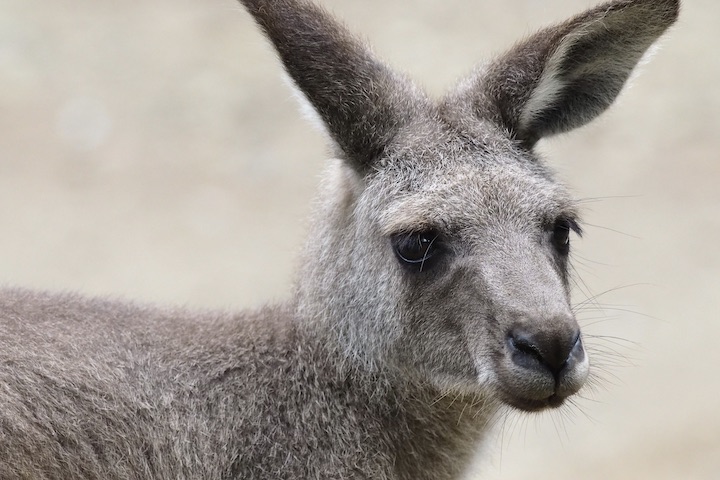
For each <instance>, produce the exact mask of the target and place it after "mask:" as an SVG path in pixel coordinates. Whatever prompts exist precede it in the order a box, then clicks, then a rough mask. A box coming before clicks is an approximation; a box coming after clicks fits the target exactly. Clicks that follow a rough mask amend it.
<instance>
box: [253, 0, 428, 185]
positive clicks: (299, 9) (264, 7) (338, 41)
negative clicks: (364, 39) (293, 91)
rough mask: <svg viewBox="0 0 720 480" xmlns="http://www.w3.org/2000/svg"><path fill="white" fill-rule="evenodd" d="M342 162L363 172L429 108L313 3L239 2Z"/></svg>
mask: <svg viewBox="0 0 720 480" xmlns="http://www.w3.org/2000/svg"><path fill="white" fill-rule="evenodd" d="M241 2H242V3H243V5H244V6H245V7H246V8H247V10H248V11H249V12H250V14H251V15H252V16H253V17H254V18H255V21H256V22H257V23H258V25H260V27H261V28H262V29H263V31H264V32H265V34H266V36H267V37H268V38H269V39H270V41H271V42H272V43H273V45H274V46H275V49H276V50H277V52H278V53H279V56H280V59H281V60H282V62H283V64H284V66H285V69H286V71H287V73H288V74H289V76H290V77H291V78H292V80H293V81H294V82H295V84H296V86H297V87H298V89H299V90H300V92H301V93H302V94H303V95H304V97H305V99H307V100H308V102H309V104H310V105H311V106H312V107H313V108H314V110H315V111H316V112H317V114H318V115H319V117H320V118H321V120H322V121H323V123H324V124H325V127H326V130H327V131H328V133H329V134H330V136H331V137H332V139H333V140H334V141H335V143H336V144H337V146H339V148H340V150H341V152H340V153H341V154H343V155H344V157H345V158H346V159H347V160H349V161H350V163H351V164H352V165H353V166H354V167H356V168H357V169H358V170H360V171H361V172H362V171H365V170H367V168H368V167H369V166H371V164H372V162H373V160H374V159H375V158H377V157H378V155H379V154H380V153H381V152H382V151H383V149H384V148H385V146H387V144H388V143H389V142H390V140H391V139H392V138H393V136H394V135H395V133H396V132H397V131H398V129H399V128H400V127H401V126H402V125H404V124H405V123H406V122H407V121H409V119H411V118H412V117H413V116H414V115H415V114H416V113H417V110H418V109H419V108H424V104H425V103H426V101H425V100H424V97H422V96H421V95H420V94H419V93H418V92H417V90H416V89H415V87H414V86H413V85H412V84H411V83H410V82H409V81H408V80H406V79H404V78H402V77H401V76H400V75H397V74H395V73H394V72H392V71H391V70H390V69H389V68H388V67H387V66H386V65H384V64H383V63H381V62H380V61H379V60H377V59H376V58H375V57H374V56H373V54H372V53H371V52H370V50H369V49H368V48H367V47H366V46H365V45H364V44H362V43H361V42H360V41H358V40H357V39H356V38H354V37H353V36H352V35H351V34H350V33H349V32H348V31H347V30H346V29H345V28H344V26H343V25H341V24H339V23H338V22H337V21H336V20H334V19H333V18H332V17H331V16H330V15H329V14H328V13H327V12H325V11H324V10H323V9H321V8H320V7H318V6H317V5H314V4H313V3H311V2H309V1H307V0H241Z"/></svg>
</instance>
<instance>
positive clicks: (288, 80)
mask: <svg viewBox="0 0 720 480" xmlns="http://www.w3.org/2000/svg"><path fill="white" fill-rule="evenodd" d="M282 79H283V81H284V82H285V84H286V85H287V86H288V87H289V88H290V91H291V92H292V96H293V97H294V98H295V101H296V102H297V104H298V108H299V109H300V114H301V115H302V116H303V117H304V118H305V120H307V121H308V122H310V125H312V126H313V127H314V128H315V129H316V130H318V131H319V132H321V133H322V134H323V135H324V136H325V137H326V138H327V140H328V141H329V142H331V143H332V144H333V145H335V141H334V140H333V138H332V136H331V135H330V131H329V130H328V128H327V125H325V122H324V121H323V119H322V117H320V114H319V113H318V111H317V110H315V107H314V106H313V104H312V103H311V102H310V100H309V99H308V98H307V96H306V95H305V93H304V92H303V91H302V90H300V87H298V86H297V84H296V83H295V81H294V80H293V79H292V77H291V76H290V75H288V73H287V72H286V71H285V70H283V72H282Z"/></svg>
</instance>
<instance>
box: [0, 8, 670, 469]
mask: <svg viewBox="0 0 720 480" xmlns="http://www.w3.org/2000/svg"><path fill="white" fill-rule="evenodd" d="M242 4H243V5H244V7H245V8H246V9H247V11H248V12H249V13H250V14H251V15H252V16H253V17H254V19H255V21H256V22H257V24H258V25H259V27H260V28H261V29H262V30H263V31H264V33H265V35H266V36H267V38H268V39H269V40H270V42H271V43H272V44H273V45H274V47H275V48H276V50H277V52H278V54H279V57H280V59H281V61H282V63H283V65H284V67H285V69H286V71H287V73H288V74H289V76H290V78H291V79H292V81H293V82H294V84H295V86H296V87H297V89H298V92H299V95H300V96H301V97H302V98H303V101H304V102H305V103H306V104H307V106H308V108H309V109H311V111H312V112H313V114H314V115H315V116H316V118H317V119H318V120H319V121H320V122H321V124H322V125H323V128H324V130H325V132H326V134H327V136H328V137H329V140H330V143H331V148H332V150H333V158H334V159H333V160H331V161H330V163H329V165H328V168H327V171H326V173H325V176H324V179H323V182H322V185H321V192H320V195H319V200H318V203H317V207H316V209H315V212H314V220H313V222H312V226H311V228H310V233H309V239H308V241H307V243H306V245H305V248H304V253H303V256H302V259H301V262H300V265H299V267H298V273H297V280H296V283H295V287H294V289H293V294H292V296H291V298H290V299H289V300H288V301H286V302H285V303H282V304H279V305H274V306H268V307H264V308H261V309H258V310H256V311H252V312H250V311H246V312H238V313H231V312H216V311H213V312H196V311H186V310H183V309H174V308H161V307H151V306H144V305H138V304H133V303H128V302H121V301H116V300H109V299H102V298H100V299H98V298H83V297H81V296H78V295H75V294H69V293H63V294H54V293H43V292H34V291H29V290H25V289H19V288H6V289H3V290H2V291H1V292H0V478H2V479H20V478H25V479H75V478H78V479H79V478H84V479H103V480H107V479H139V478H143V479H145V478H155V479H245V480H259V479H266V480H269V479H361V478H362V479H374V480H383V479H385V480H391V479H392V480H400V479H404V480H423V479H433V480H438V479H457V478H459V477H460V476H461V475H462V474H463V471H464V470H465V469H466V468H467V467H468V465H469V464H470V462H471V461H472V460H473V457H474V455H475V452H476V451H477V448H478V445H481V444H482V442H483V440H484V439H485V438H486V437H487V436H488V432H489V431H491V430H492V428H491V427H492V424H493V423H494V421H495V420H496V419H497V418H498V416H500V415H504V414H507V411H508V410H510V409H514V410H520V411H525V412H535V411H540V410H543V409H552V408H557V407H559V406H561V405H563V403H564V402H565V401H566V400H567V399H568V398H569V397H571V396H572V395H573V394H575V393H576V392H578V391H579V390H580V389H581V388H582V386H583V384H584V383H585V381H586V379H587V377H588V374H589V370H590V359H589V358H588V355H587V354H586V351H585V348H584V345H583V337H582V335H581V333H580V329H579V327H578V324H577V322H576V320H575V317H574V315H573V311H572V309H571V302H570V295H569V281H570V279H569V274H568V262H569V255H570V241H571V237H572V235H573V232H575V233H577V234H579V233H580V220H579V217H578V208H577V205H576V202H575V201H574V200H573V199H572V197H571V195H570V194H569V193H568V191H567V189H566V188H565V187H564V186H563V185H562V184H560V183H559V182H558V181H557V180H556V179H555V177H554V175H553V173H552V171H551V170H550V169H549V168H548V166H546V165H545V163H544V162H543V161H542V160H541V159H540V158H538V155H537V154H536V153H534V151H533V148H534V146H535V144H536V143H537V142H538V141H539V140H540V139H541V138H543V137H546V136H550V135H553V134H557V133H561V132H566V131H568V130H571V129H573V128H575V127H579V126H581V125H583V124H585V123H587V122H589V121H590V120H592V119H593V118H594V117H596V116H597V115H598V114H600V113H601V112H603V111H604V110H605V109H606V108H608V107H609V105H610V104H611V103H612V102H613V101H614V100H615V98H616V97H617V95H618V94H619V92H620V91H621V89H622V87H623V85H624V84H625V83H626V81H627V79H628V77H629V76H630V74H631V73H632V71H633V69H634V67H635V65H636V64H637V63H638V61H639V60H640V59H641V58H642V57H643V55H644V53H645V52H646V50H647V49H648V48H649V47H650V46H651V45H652V44H653V43H654V42H655V41H656V39H657V38H658V37H659V36H660V35H661V34H662V33H663V32H664V31H665V30H666V29H667V28H668V27H669V26H670V25H671V24H672V23H673V22H674V21H675V19H676V18H677V15H678V10H679V2H678V0H617V1H613V2H610V3H606V4H603V5H600V6H598V7H596V8H593V9H590V10H588V11H586V12H585V13H582V14H580V15H578V16H576V17H574V18H571V19H569V20H567V21H565V22H564V23H560V24H558V25H556V26H554V27H551V28H547V29H545V30H542V31H540V32H539V33H537V34H535V35H533V36H531V37H529V38H527V39H526V40H524V41H522V42H520V43H518V44H517V45H515V46H514V47H513V48H511V49H510V50H509V51H508V52H507V53H505V54H504V55H502V56H500V57H498V58H496V59H495V60H493V61H491V62H489V63H487V64H485V65H484V66H482V67H480V68H478V69H477V70H476V71H475V72H474V73H473V74H472V75H470V76H469V77H468V78H466V79H464V80H462V81H461V82H460V83H459V85H458V86H457V87H455V88H454V89H453V90H451V91H450V92H449V93H448V94H447V95H446V96H444V97H443V98H440V99H431V98H429V96H428V95H426V94H425V93H423V91H422V90H421V89H420V88H418V87H417V86H415V85H414V84H413V83H412V82H411V81H410V80H408V79H407V78H405V77H404V76H403V75H401V74H399V73H397V72H395V71H393V70H391V69H390V68H389V67H388V66H386V65H385V64H384V63H382V62H381V61H380V60H379V59H378V58H376V57H375V55H374V54H373V53H371V51H370V50H369V49H368V48H367V47H366V46H365V45H364V44H363V43H362V42H360V41H359V40H357V39H356V38H355V37H354V36H352V35H351V34H350V33H349V32H348V31H347V30H346V28H345V27H344V26H343V25H342V24H340V23H339V22H337V21H336V20H334V19H333V18H332V17H331V16H330V15H329V14H328V13H327V12H326V11H325V10H323V9H322V8H321V7H319V6H317V5H315V4H313V3H311V2H309V1H305V0H242ZM479 8H480V7H479Z"/></svg>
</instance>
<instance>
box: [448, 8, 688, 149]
mask: <svg viewBox="0 0 720 480" xmlns="http://www.w3.org/2000/svg"><path fill="white" fill-rule="evenodd" d="M679 4H680V2H679V0H615V1H613V2H609V3H606V4H604V5H600V6H599V7H596V8H594V9H591V10H588V11H587V12H585V13H583V14H580V15H578V16H577V17H575V18H572V19H571V20H569V21H567V22H565V23H562V24H560V25H557V26H555V27H551V28H548V29H545V30H542V31H540V32H539V33H537V34H535V35H533V36H532V37H530V38H528V39H527V40H525V41H524V42H521V43H520V44H518V45H516V46H515V47H514V48H513V49H511V50H510V51H509V52H508V53H506V54H505V55H503V56H501V57H500V58H498V59H497V60H496V61H495V62H493V63H491V64H490V65H489V67H488V68H487V69H485V70H484V71H482V72H479V73H478V74H477V75H476V76H475V77H473V78H471V79H470V82H466V83H465V84H464V85H465V86H464V88H463V89H462V90H461V91H460V92H455V93H454V94H453V96H451V97H450V98H449V99H448V101H449V102H458V101H460V102H462V103H465V104H469V105H471V106H472V107H471V108H472V110H473V114H474V115H476V116H478V117H481V118H490V119H491V120H494V122H495V123H496V124H498V125H500V126H502V127H503V128H505V129H507V130H508V131H509V132H510V133H511V134H512V135H513V137H514V138H516V139H517V140H519V141H520V142H521V143H522V144H523V145H525V146H526V147H528V148H532V146H533V145H534V144H535V142H537V141H538V140H539V139H540V138H542V137H544V136H547V135H553V134H556V133H562V132H565V131H568V130H570V129H573V128H576V127H579V126H581V125H584V124H585V123H587V122H589V121H590V120H592V119H593V118H595V117H596V116H597V115H599V114H600V113H602V112H603V111H604V110H605V109H606V108H608V107H609V106H610V104H611V103H612V102H613V101H614V100H615V98H616V97H617V96H618V94H619V93H620V91H621V89H622V87H623V85H624V84H625V82H626V81H627V79H628V78H629V77H630V74H631V73H632V71H633V69H634V68H635V66H636V65H637V63H638V62H639V61H640V59H641V58H642V57H643V55H644V54H645V52H646V51H647V49H648V48H649V47H650V46H651V45H652V44H653V43H654V42H655V41H656V40H657V38H658V37H659V36H660V35H661V34H662V33H663V32H664V31H665V30H666V29H667V28H668V27H669V26H670V25H672V23H673V22H674V21H675V20H676V18H677V16H678V11H679V7H680V5H679Z"/></svg>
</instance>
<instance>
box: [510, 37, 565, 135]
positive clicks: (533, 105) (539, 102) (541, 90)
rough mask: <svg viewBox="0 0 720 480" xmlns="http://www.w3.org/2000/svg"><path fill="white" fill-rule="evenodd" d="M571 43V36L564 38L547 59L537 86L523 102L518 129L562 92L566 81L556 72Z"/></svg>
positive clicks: (522, 129)
mask: <svg viewBox="0 0 720 480" xmlns="http://www.w3.org/2000/svg"><path fill="white" fill-rule="evenodd" d="M573 43H574V42H573V41H572V39H571V38H570V39H567V38H566V39H565V40H564V41H563V42H562V43H561V44H560V46H559V47H558V48H557V50H556V51H555V53H553V55H552V56H551V57H550V58H549V59H548V61H547V63H546V64H545V69H544V70H543V72H542V75H541V76H540V80H539V81H538V84H537V86H536V87H535V89H534V90H533V91H532V93H531V94H530V98H529V99H528V101H527V102H526V103H525V106H524V107H523V110H522V113H521V114H520V119H519V123H518V127H519V128H518V129H519V130H520V131H524V130H525V129H526V128H527V127H528V126H529V125H530V124H531V123H532V122H533V120H535V118H537V116H538V115H540V114H541V113H542V112H543V111H545V110H546V109H547V108H548V107H549V106H551V105H553V104H554V103H555V102H556V100H557V99H558V98H559V97H560V95H561V94H562V91H563V90H564V89H565V86H566V83H565V82H563V81H562V80H561V79H560V78H559V75H558V73H559V71H560V67H561V66H562V64H563V62H564V60H565V55H567V51H568V49H569V48H570V47H571V46H572V44H573Z"/></svg>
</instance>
